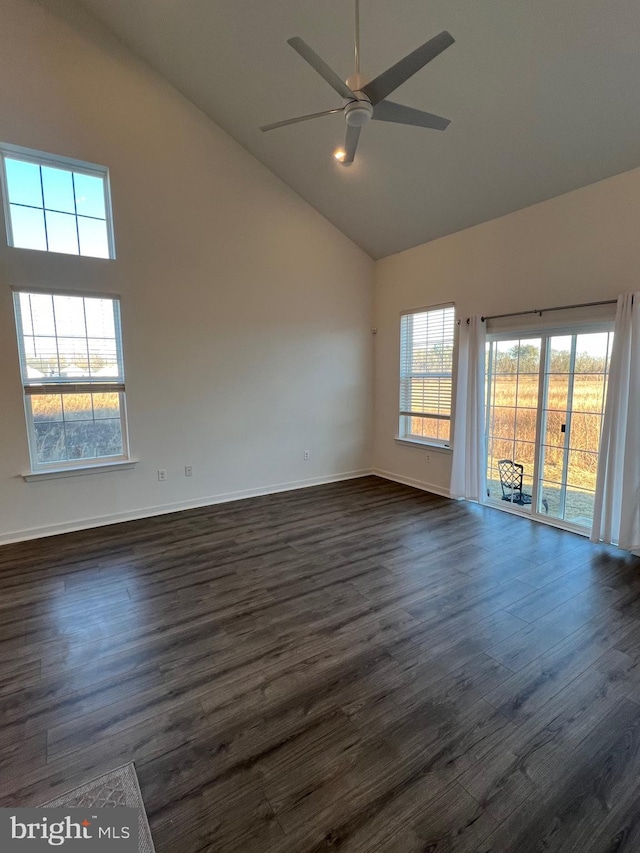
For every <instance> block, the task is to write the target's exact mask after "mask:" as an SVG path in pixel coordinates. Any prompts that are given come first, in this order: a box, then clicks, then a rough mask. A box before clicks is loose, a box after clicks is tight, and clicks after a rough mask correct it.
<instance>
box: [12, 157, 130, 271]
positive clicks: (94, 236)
mask: <svg viewBox="0 0 640 853" xmlns="http://www.w3.org/2000/svg"><path fill="white" fill-rule="evenodd" d="M0 159H1V160H2V169H1V170H0V172H1V177H2V187H3V200H4V212H5V219H6V225H7V240H8V242H9V245H10V246H14V247H15V248H18V249H37V250H40V251H43V252H61V253H63V254H67V255H85V256H87V257H91V258H114V257H115V252H114V242H113V228H112V219H111V205H110V200H109V173H108V169H107V168H106V167H104V166H95V165H93V164H91V163H80V162H78V161H74V160H69V159H67V158H65V157H55V156H54V155H50V154H41V153H40V152H38V151H31V150H30V149H26V148H17V147H14V146H9V145H0Z"/></svg>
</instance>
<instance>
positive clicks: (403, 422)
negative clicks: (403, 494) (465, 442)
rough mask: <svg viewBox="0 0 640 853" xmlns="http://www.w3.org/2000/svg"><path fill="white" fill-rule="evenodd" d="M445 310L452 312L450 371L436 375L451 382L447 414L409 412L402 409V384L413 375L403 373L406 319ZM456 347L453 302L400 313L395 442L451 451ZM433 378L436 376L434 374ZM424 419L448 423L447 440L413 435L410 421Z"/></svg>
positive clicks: (424, 411)
mask: <svg viewBox="0 0 640 853" xmlns="http://www.w3.org/2000/svg"><path fill="white" fill-rule="evenodd" d="M445 309H451V310H452V311H453V319H452V326H453V329H452V336H451V341H452V348H453V352H452V364H451V371H450V372H449V371H447V372H444V373H443V372H440V373H438V374H437V375H438V378H448V379H449V380H450V382H451V399H450V401H449V414H448V415H443V414H440V413H436V412H429V411H426V410H423V411H411V410H408V409H404V408H403V406H402V382H403V380H404V379H407V378H408V377H409V376H411V375H413V373H412V372H410V371H409V372H406V373H405V358H404V351H405V341H404V333H403V329H404V324H405V322H406V321H407V320H406V318H409V317H413V316H415V315H418V314H428V313H429V312H431V311H434V312H435V311H443V310H445ZM456 345H457V335H456V314H455V305H454V303H453V302H446V303H444V304H441V305H429V306H427V307H423V308H413V309H411V310H409V311H402V312H401V314H400V370H399V389H398V390H399V393H398V397H399V418H398V434H397V436H396V440H397V441H400V442H409V443H411V444H419V445H426V446H428V447H435V448H442V449H445V450H451V446H452V443H453V441H452V439H453V405H454V399H455V394H454V375H455V374H454V371H455V368H454V361H455V350H456ZM433 376H434V377H435V376H436V374H435V373H434V374H433ZM420 417H422V418H426V419H433V420H442V421H448V422H449V440H448V441H445V440H444V439H439V438H437V437H435V436H433V437H431V436H424V437H423V436H418V435H415V433H412V432H411V420H412V418H420Z"/></svg>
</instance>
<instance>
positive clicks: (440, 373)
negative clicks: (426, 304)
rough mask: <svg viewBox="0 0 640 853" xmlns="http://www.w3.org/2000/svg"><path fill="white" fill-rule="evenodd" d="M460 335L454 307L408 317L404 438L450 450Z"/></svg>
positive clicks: (403, 327)
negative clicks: (455, 355)
mask: <svg viewBox="0 0 640 853" xmlns="http://www.w3.org/2000/svg"><path fill="white" fill-rule="evenodd" d="M454 333H455V309H454V307H453V305H443V306H439V307H437V308H428V309H427V310H424V311H411V312H407V313H406V314H403V315H402V318H401V321H400V429H399V437H400V438H407V439H412V440H415V441H423V442H425V443H428V444H437V445H441V446H443V447H449V441H450V437H451V392H452V372H453V343H454Z"/></svg>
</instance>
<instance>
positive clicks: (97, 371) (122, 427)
mask: <svg viewBox="0 0 640 853" xmlns="http://www.w3.org/2000/svg"><path fill="white" fill-rule="evenodd" d="M14 306H15V315H16V327H17V333H18V348H19V351H20V367H21V372H22V385H23V389H24V399H25V411H26V416H27V429H28V434H29V448H30V453H31V467H32V470H34V471H42V470H47V469H51V468H55V469H58V468H67V467H68V468H73V467H80V466H82V465H86V464H87V463H100V462H110V461H117V460H125V459H128V457H129V454H128V442H127V424H126V412H125V384H124V362H123V355H122V334H121V328H120V300H119V299H118V298H115V297H110V296H93V295H91V296H90V295H76V294H62V293H47V292H37V291H26V290H25V291H17V292H15V293H14Z"/></svg>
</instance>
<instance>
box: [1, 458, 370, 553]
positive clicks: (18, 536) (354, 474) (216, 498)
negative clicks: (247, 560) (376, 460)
mask: <svg viewBox="0 0 640 853" xmlns="http://www.w3.org/2000/svg"><path fill="white" fill-rule="evenodd" d="M374 473H375V472H374V471H373V470H371V469H366V470H364V469H363V470H361V471H345V472H343V473H341V474H332V475H330V476H329V477H313V478H311V479H309V480H297V481H295V482H291V483H277V484H275V485H273V486H267V487H263V488H258V489H245V490H243V491H239V492H225V493H223V494H219V495H211V496H209V497H204V498H197V499H196V500H190V501H178V502H176V503H172V504H162V505H160V506H150V507H145V508H144V509H139V510H132V511H127V512H115V513H112V514H110V515H100V516H94V517H92V518H83V519H80V520H77V521H73V522H62V523H60V524H50V525H47V526H44V527H31V528H28V529H26V530H16V531H12V532H10V533H4V534H0V545H9V544H11V543H12V542H26V541H28V540H30V539H42V538H43V537H45V536H57V535H59V534H61V533H74V532H75V531H78V530H90V529H91V528H92V527H106V526H107V525H109V524H120V523H121V522H123V521H136V520H138V519H141V518H151V517H152V516H154V515H168V514H169V513H172V512H180V511H181V510H185V509H198V508H200V507H205V506H214V505H215V504H221V503H230V502H231V501H240V500H245V499H246V498H257V497H261V496H262V495H274V494H278V492H290V491H293V490H295V489H307V488H310V487H311V486H322V485H324V484H326V483H339V482H341V481H342V480H355V479H358V478H359V477H368V476H370V475H371V474H374Z"/></svg>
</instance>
